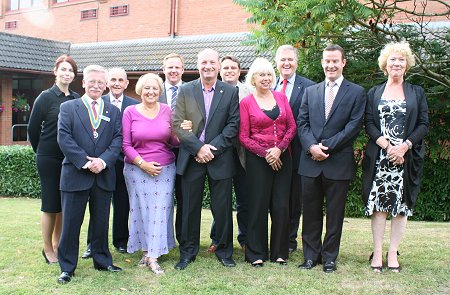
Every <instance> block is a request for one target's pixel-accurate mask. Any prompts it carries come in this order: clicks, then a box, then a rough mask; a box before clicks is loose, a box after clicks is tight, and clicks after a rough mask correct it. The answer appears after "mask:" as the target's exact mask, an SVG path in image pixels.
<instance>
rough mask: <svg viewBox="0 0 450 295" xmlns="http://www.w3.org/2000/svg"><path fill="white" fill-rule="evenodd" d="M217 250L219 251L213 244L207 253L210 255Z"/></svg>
mask: <svg viewBox="0 0 450 295" xmlns="http://www.w3.org/2000/svg"><path fill="white" fill-rule="evenodd" d="M216 250H217V245H215V244H211V246H209V248H208V250H206V251H208V253H214V252H216Z"/></svg>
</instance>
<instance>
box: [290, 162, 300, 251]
mask: <svg viewBox="0 0 450 295" xmlns="http://www.w3.org/2000/svg"><path fill="white" fill-rule="evenodd" d="M297 170H298V167H296V169H294V170H292V181H291V193H290V197H289V218H290V222H289V249H293V250H295V249H297V236H298V228H299V226H300V217H301V216H302V209H303V208H302V204H303V198H302V193H301V177H300V175H299V174H298V173H297Z"/></svg>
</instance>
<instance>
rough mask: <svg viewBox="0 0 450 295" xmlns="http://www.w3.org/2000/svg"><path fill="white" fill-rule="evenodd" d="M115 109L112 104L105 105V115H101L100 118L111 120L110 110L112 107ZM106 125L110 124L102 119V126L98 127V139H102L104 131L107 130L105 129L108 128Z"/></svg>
mask: <svg viewBox="0 0 450 295" xmlns="http://www.w3.org/2000/svg"><path fill="white" fill-rule="evenodd" d="M111 106H112V107H115V106H113V105H111V104H106V103H105V104H104V107H103V113H102V114H100V115H99V116H101V117H103V116H104V117H108V118H111V115H110V110H109V108H110V107H111ZM106 124H109V122H107V121H106V120H103V119H100V126H98V130H97V133H98V138H100V136H102V133H103V131H104V130H105V127H106ZM98 138H97V140H98Z"/></svg>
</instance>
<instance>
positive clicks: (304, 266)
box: [298, 259, 317, 269]
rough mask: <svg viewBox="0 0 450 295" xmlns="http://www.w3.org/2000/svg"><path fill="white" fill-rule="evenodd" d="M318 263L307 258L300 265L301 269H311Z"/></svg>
mask: <svg viewBox="0 0 450 295" xmlns="http://www.w3.org/2000/svg"><path fill="white" fill-rule="evenodd" d="M316 265H317V262H314V261H312V260H310V259H307V260H305V261H304V262H303V263H302V264H300V265H299V266H298V268H300V269H311V268H313V267H314V266H316Z"/></svg>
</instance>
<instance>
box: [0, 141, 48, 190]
mask: <svg viewBox="0 0 450 295" xmlns="http://www.w3.org/2000/svg"><path fill="white" fill-rule="evenodd" d="M0 163H2V165H0V195H1V196H27V197H34V198H37V197H39V196H40V194H41V187H40V182H39V176H38V174H37V172H36V162H35V158H34V152H33V150H32V149H31V147H28V146H0Z"/></svg>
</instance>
